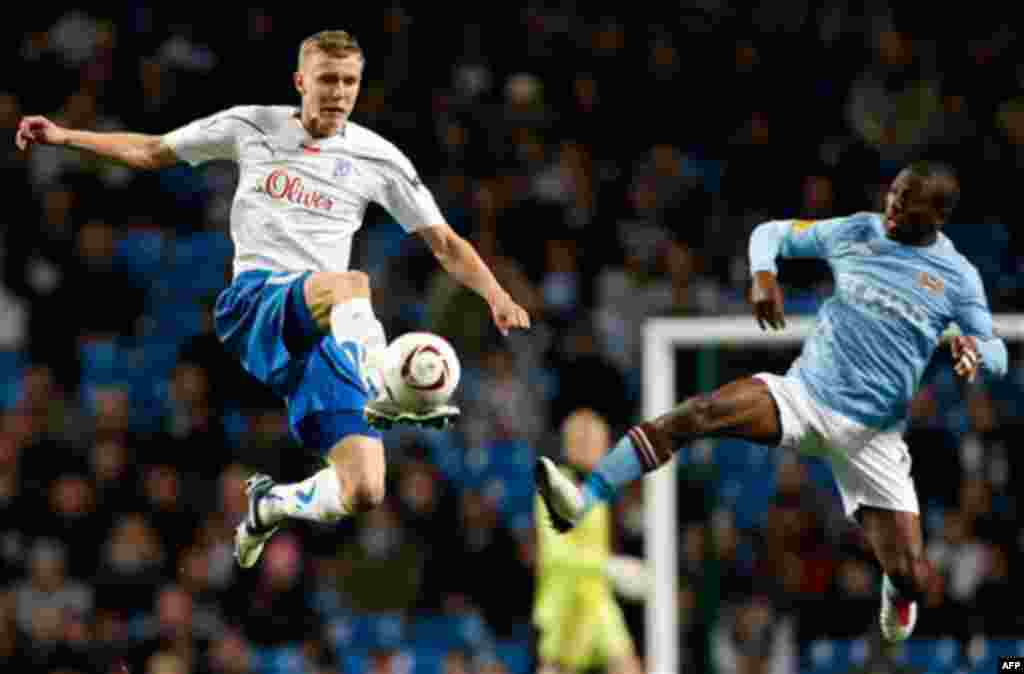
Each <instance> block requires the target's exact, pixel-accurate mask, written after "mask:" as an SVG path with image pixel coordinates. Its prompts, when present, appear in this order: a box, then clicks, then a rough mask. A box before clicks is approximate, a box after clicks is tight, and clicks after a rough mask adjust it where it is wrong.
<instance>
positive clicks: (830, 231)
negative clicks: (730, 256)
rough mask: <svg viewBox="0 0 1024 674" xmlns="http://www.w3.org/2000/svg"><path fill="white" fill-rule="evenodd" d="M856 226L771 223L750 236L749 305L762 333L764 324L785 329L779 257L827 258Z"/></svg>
mask: <svg viewBox="0 0 1024 674" xmlns="http://www.w3.org/2000/svg"><path fill="white" fill-rule="evenodd" d="M856 226H857V221H856V220H855V219H854V218H847V217H842V218H832V219H829V220H769V221H767V222H762V223H761V224H760V225H758V226H757V227H755V228H754V231H753V232H751V234H750V246H749V250H748V252H749V255H750V275H751V276H752V277H753V283H752V285H751V289H750V304H751V307H752V309H753V312H754V318H756V319H757V322H758V324H759V325H760V326H761V329H762V330H764V328H765V324H767V325H769V326H771V327H772V328H774V329H776V330H778V329H780V328H784V327H786V318H785V314H784V312H783V299H782V289H781V288H779V284H778V281H777V280H776V275H777V274H778V269H777V267H776V263H775V261H776V259H777V258H779V257H816V258H827V257H828V256H829V255H830V254H831V252H832V251H833V250H834V249H835V248H836V247H837V245H838V244H839V242H840V241H842V239H843V238H844V236H845V235H846V232H848V231H850V230H851V228H853V227H856Z"/></svg>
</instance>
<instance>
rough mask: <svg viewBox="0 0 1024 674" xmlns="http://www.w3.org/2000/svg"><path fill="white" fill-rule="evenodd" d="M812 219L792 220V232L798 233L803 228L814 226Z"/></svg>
mask: <svg viewBox="0 0 1024 674" xmlns="http://www.w3.org/2000/svg"><path fill="white" fill-rule="evenodd" d="M814 223H815V221H814V220H794V221H793V232H795V233H797V234H799V233H800V232H803V231H805V230H808V229H810V228H811V227H814Z"/></svg>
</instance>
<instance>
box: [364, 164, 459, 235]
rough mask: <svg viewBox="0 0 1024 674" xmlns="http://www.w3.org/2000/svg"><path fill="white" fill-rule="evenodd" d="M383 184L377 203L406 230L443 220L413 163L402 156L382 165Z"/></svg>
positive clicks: (442, 221)
mask: <svg viewBox="0 0 1024 674" xmlns="http://www.w3.org/2000/svg"><path fill="white" fill-rule="evenodd" d="M383 170H384V185H383V188H382V189H381V190H380V194H379V197H378V199H377V201H378V203H380V205H381V206H382V207H383V208H384V210H386V211H387V212H388V213H389V214H390V215H391V217H392V218H394V219H395V220H396V221H397V222H398V224H399V225H401V227H402V229H404V230H405V231H406V232H415V231H416V230H417V229H422V228H423V227H429V226H431V225H439V224H442V223H444V222H445V219H444V216H443V215H442V214H441V209H440V208H438V206H437V201H436V200H435V199H434V195H433V194H432V193H431V191H430V188H428V187H427V186H426V185H424V184H423V182H422V181H421V180H420V178H419V175H417V173H416V170H415V168H414V167H413V165H412V163H411V162H410V161H409V160H408V159H406V158H405V157H404V156H400V157H399V159H398V160H397V161H394V162H387V163H386V164H385V165H384V169H383Z"/></svg>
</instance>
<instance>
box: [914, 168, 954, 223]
mask: <svg viewBox="0 0 1024 674" xmlns="http://www.w3.org/2000/svg"><path fill="white" fill-rule="evenodd" d="M907 170H908V171H910V173H911V175H915V176H918V177H920V178H929V179H934V180H936V181H937V182H939V183H941V189H938V190H936V193H935V199H936V200H937V202H938V203H937V204H936V205H937V206H938V207H939V210H940V211H942V215H943V216H944V217H945V219H946V220H947V221H948V220H949V219H950V217H951V216H952V215H953V211H954V210H956V206H957V204H958V203H959V202H960V179H959V178H958V177H957V175H956V171H955V170H954V169H953V167H952V166H950V165H949V164H946V163H945V162H941V161H933V160H928V161H916V162H913V163H912V164H910V165H909V166H908V167H907Z"/></svg>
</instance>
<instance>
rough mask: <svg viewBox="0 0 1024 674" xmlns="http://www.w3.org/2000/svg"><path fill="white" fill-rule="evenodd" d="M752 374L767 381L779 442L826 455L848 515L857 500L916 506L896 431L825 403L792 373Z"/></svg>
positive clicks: (900, 437)
mask: <svg viewBox="0 0 1024 674" xmlns="http://www.w3.org/2000/svg"><path fill="white" fill-rule="evenodd" d="M754 376H755V377H756V378H757V379H760V380H761V381H763V382H764V383H765V384H767V385H768V389H769V390H770V391H771V394H772V397H773V398H775V404H776V405H777V406H778V408H779V418H780V421H781V424H782V445H781V446H782V447H785V448H787V449H793V450H796V451H797V452H799V453H801V454H806V455H810V456H820V457H822V458H825V459H827V460H828V462H829V464H830V465H831V467H832V475H833V477H835V480H836V486H838V487H839V495H840V496H841V497H842V499H843V508H844V509H845V511H846V515H847V517H851V518H852V517H853V515H854V513H855V512H856V511H857V508H859V507H860V506H873V507H876V508H883V509H885V510H899V511H904V512H910V513H914V514H918V513H919V512H920V510H919V507H918V503H917V491H916V490H915V489H914V480H913V478H911V476H910V452H909V451H908V450H907V443H906V442H904V441H903V434H902V433H901V432H899V431H886V432H880V431H878V430H877V429H873V428H869V427H867V426H865V425H864V424H861V423H858V422H856V421H854V420H852V419H850V418H849V417H846V416H843V415H842V414H839V413H838V412H835V411H833V410H831V409H829V408H828V407H825V406H824V405H822V404H820V403H818V402H817V401H816V400H815V399H814V398H812V397H811V395H810V393H808V391H807V388H806V387H805V386H804V385H803V382H801V381H800V380H799V379H797V378H796V377H782V376H779V375H777V374H771V373H767V372H761V373H758V374H756V375H754Z"/></svg>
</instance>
